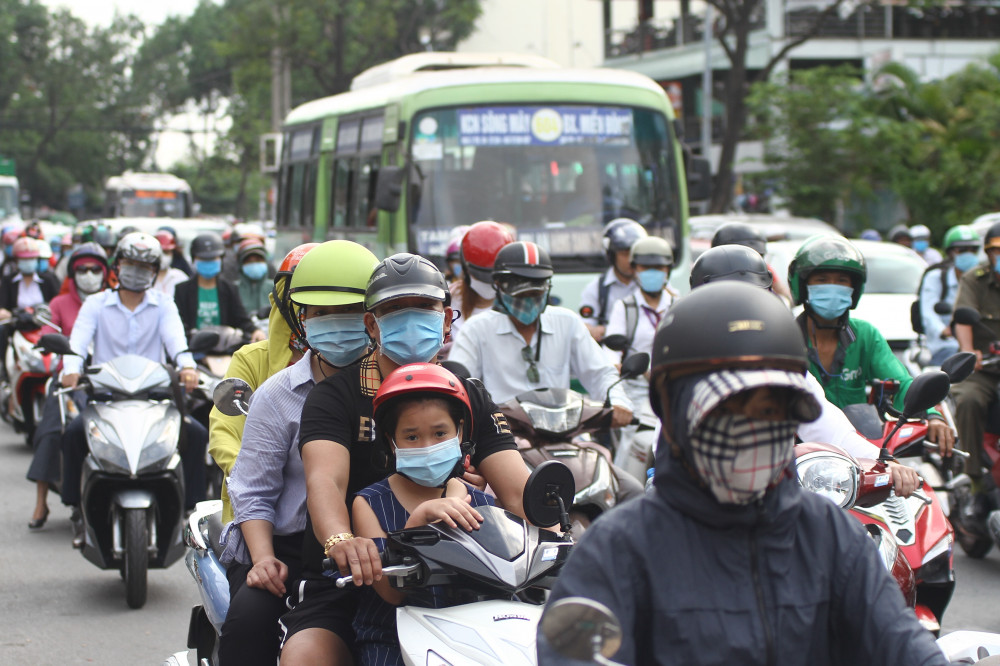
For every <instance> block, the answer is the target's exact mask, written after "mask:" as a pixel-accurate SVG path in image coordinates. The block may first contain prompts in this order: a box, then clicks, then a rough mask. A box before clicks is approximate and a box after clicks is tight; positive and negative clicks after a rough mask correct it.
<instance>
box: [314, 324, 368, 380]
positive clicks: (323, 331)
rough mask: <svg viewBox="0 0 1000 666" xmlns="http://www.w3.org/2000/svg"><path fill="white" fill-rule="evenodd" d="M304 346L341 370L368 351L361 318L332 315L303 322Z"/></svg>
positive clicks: (365, 332) (366, 335)
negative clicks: (304, 331) (307, 346)
mask: <svg viewBox="0 0 1000 666" xmlns="http://www.w3.org/2000/svg"><path fill="white" fill-rule="evenodd" d="M303 325H304V326H305V329H306V342H308V343H309V347H310V348H311V349H312V350H313V351H314V352H316V353H317V354H319V355H320V356H322V357H323V358H324V359H325V360H326V361H327V363H329V364H330V365H333V366H336V367H338V368H343V367H344V366H347V365H350V364H351V363H354V362H355V361H357V360H358V359H359V358H361V356H362V355H363V354H364V353H365V352H366V351H367V350H368V332H367V331H366V330H365V316H364V315H363V314H360V313H357V314H331V315H323V316H322V317H313V318H311V319H306V320H305V321H304V322H303Z"/></svg>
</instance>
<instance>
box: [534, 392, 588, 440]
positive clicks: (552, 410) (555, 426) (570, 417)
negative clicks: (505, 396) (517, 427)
mask: <svg viewBox="0 0 1000 666" xmlns="http://www.w3.org/2000/svg"><path fill="white" fill-rule="evenodd" d="M521 408H522V409H523V410H524V413H525V414H527V415H528V420H530V421H531V427H533V428H534V429H535V430H542V431H545V432H551V433H561V432H569V431H570V430H574V429H576V427H577V426H578V425H580V417H581V416H582V415H583V400H582V399H581V400H575V401H574V402H572V403H571V404H568V405H565V406H562V407H544V406H542V405H537V404H535V403H533V402H522V403H521Z"/></svg>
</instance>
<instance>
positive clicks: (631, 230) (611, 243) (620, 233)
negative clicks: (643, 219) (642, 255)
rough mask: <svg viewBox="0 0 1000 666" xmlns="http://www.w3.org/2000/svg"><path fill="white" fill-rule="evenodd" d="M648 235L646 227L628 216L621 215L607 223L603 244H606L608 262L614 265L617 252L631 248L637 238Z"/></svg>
mask: <svg viewBox="0 0 1000 666" xmlns="http://www.w3.org/2000/svg"><path fill="white" fill-rule="evenodd" d="M648 235H649V234H648V233H646V227H644V226H642V225H641V224H639V223H638V222H636V221H635V220H632V219H629V218H627V217H619V218H617V219H614V220H611V221H610V222H608V223H607V224H605V225H604V238H602V239H601V244H602V245H604V250H605V253H606V255H607V257H608V263H609V264H611V265H612V266H614V265H615V252H618V251H619V250H631V249H632V245H633V244H634V243H635V242H636V241H637V240H639V239H640V238H645V237H646V236H648Z"/></svg>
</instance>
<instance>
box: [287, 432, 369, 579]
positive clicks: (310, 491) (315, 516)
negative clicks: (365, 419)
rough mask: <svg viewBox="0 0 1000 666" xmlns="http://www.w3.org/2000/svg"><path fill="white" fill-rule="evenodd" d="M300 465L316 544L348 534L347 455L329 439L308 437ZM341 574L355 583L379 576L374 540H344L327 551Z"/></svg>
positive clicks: (348, 477) (349, 470)
mask: <svg viewBox="0 0 1000 666" xmlns="http://www.w3.org/2000/svg"><path fill="white" fill-rule="evenodd" d="M302 467H303V469H304V470H305V475H306V504H307V506H308V508H309V517H310V518H311V520H312V527H313V533H314V534H315V535H316V540H317V541H319V542H320V544H325V543H326V541H327V539H329V538H330V537H332V536H334V535H337V534H350V533H351V517H350V515H349V514H348V512H347V484H348V481H349V479H350V472H351V454H350V451H348V450H347V448H346V447H344V446H341V445H340V444H338V443H336V442H332V441H330V440H321V439H317V440H312V441H309V442H306V443H304V444H303V445H302ZM327 556H328V557H332V558H333V559H334V560H335V561H336V563H337V569H338V571H339V572H340V573H341V575H346V574H347V573H351V574H353V576H354V584H355V585H362V584H364V585H371V584H372V583H373V582H374V581H376V580H380V579H381V578H382V560H381V557H380V556H379V552H378V548H377V547H376V546H375V542H374V541H372V540H371V539H367V538H364V537H355V538H353V539H347V540H344V541H341V542H340V543H338V544H336V545H335V546H334V547H333V549H332V550H331V551H329V552H327Z"/></svg>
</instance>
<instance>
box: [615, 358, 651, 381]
mask: <svg viewBox="0 0 1000 666" xmlns="http://www.w3.org/2000/svg"><path fill="white" fill-rule="evenodd" d="M647 370H649V354H647V353H646V352H639V353H638V354H632V355H631V356H629V357H628V358H627V359H625V361H624V362H623V363H622V370H621V373H620V374H621V378H622V379H635V378H636V377H638V376H640V375H642V373H644V372H646V371H647Z"/></svg>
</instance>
